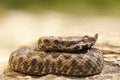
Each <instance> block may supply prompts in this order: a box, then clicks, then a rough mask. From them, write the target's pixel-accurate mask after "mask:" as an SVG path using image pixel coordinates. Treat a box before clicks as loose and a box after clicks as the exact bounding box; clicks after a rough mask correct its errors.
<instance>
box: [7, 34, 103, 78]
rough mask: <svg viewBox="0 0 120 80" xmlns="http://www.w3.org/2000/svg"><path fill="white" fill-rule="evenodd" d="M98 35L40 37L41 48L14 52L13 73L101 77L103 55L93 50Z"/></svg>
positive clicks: (11, 66)
mask: <svg viewBox="0 0 120 80" xmlns="http://www.w3.org/2000/svg"><path fill="white" fill-rule="evenodd" d="M97 36H98V35H97V34H96V35H95V37H89V36H83V37H76V36H70V37H53V36H51V37H41V38H40V39H39V40H38V46H37V45H36V46H29V47H25V48H20V49H18V50H16V51H14V52H13V53H12V54H11V55H10V58H9V66H10V68H11V69H12V70H14V71H17V72H21V73H24V74H28V75H34V76H38V75H46V74H61V75H66V76H89V75H94V74H98V73H100V72H101V71H102V69H103V56H102V52H101V51H100V50H99V49H97V48H92V45H94V44H95V42H96V39H97Z"/></svg>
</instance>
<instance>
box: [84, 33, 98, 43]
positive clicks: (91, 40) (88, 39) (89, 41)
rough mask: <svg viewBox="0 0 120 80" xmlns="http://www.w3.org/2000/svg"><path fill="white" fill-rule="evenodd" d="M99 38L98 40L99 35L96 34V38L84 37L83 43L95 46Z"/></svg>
mask: <svg viewBox="0 0 120 80" xmlns="http://www.w3.org/2000/svg"><path fill="white" fill-rule="evenodd" d="M97 38H98V34H95V36H94V37H90V36H87V35H86V36H84V37H83V42H85V43H88V44H89V43H90V44H92V45H94V44H95V42H96V40H97Z"/></svg>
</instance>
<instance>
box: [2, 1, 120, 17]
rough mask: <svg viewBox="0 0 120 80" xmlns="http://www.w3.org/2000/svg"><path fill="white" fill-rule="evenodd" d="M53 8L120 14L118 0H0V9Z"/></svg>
mask: <svg viewBox="0 0 120 80" xmlns="http://www.w3.org/2000/svg"><path fill="white" fill-rule="evenodd" d="M9 9H12V10H26V11H31V12H41V11H44V10H55V11H61V12H67V13H73V14H79V15H120V0H0V10H3V11H5V10H9Z"/></svg>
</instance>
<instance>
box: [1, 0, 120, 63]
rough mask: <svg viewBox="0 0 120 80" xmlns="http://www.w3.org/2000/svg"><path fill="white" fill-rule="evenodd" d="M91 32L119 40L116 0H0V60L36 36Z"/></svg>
mask: <svg viewBox="0 0 120 80" xmlns="http://www.w3.org/2000/svg"><path fill="white" fill-rule="evenodd" d="M95 33H98V34H99V35H100V36H104V35H106V37H107V38H106V41H109V40H110V39H114V40H117V41H119V40H120V38H118V36H119V37H120V0H0V38H1V39H0V62H1V61H7V60H8V58H9V54H10V53H11V52H12V51H13V50H15V49H17V48H18V47H19V46H20V45H25V44H28V43H30V42H34V41H37V40H38V38H39V37H40V36H49V35H53V36H68V35H86V34H88V35H92V36H93V35H94V34H95ZM111 36H112V38H110V37H111ZM113 36H114V38H113ZM116 36H117V37H116ZM100 38H102V37H100ZM104 40H105V39H102V40H101V41H104ZM98 42H100V39H99V40H98Z"/></svg>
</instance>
